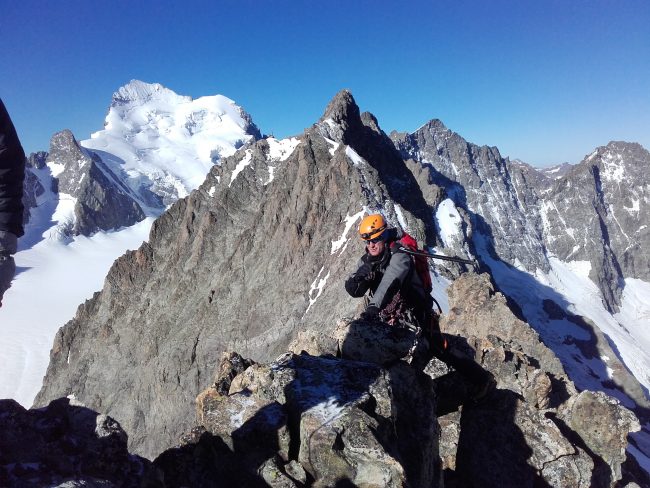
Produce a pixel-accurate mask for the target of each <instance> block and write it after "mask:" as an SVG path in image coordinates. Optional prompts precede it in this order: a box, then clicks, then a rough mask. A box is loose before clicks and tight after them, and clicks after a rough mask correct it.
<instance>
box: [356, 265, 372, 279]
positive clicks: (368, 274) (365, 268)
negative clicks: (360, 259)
mask: <svg viewBox="0 0 650 488" xmlns="http://www.w3.org/2000/svg"><path fill="white" fill-rule="evenodd" d="M357 276H359V277H361V276H363V278H364V280H365V281H367V282H370V281H372V280H374V279H375V272H374V271H373V269H372V265H371V264H370V263H366V262H364V263H363V264H362V265H361V267H360V268H359V271H357Z"/></svg>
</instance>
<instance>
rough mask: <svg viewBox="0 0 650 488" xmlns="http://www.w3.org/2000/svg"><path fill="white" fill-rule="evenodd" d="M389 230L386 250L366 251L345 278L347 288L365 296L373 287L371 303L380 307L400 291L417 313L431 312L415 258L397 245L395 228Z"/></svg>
mask: <svg viewBox="0 0 650 488" xmlns="http://www.w3.org/2000/svg"><path fill="white" fill-rule="evenodd" d="M390 231H392V233H391V235H390V237H389V239H388V240H387V242H386V246H385V248H384V252H383V253H382V254H381V255H380V256H376V257H373V256H371V255H370V254H368V252H367V251H366V253H365V254H364V255H363V256H362V257H361V259H360V260H359V263H358V269H357V270H356V271H355V272H354V273H352V274H351V275H350V277H349V278H348V279H347V280H346V282H345V289H346V290H347V292H348V293H349V294H350V295H351V296H353V297H362V296H363V295H365V294H366V292H368V291H370V302H369V303H368V306H376V307H377V308H378V309H379V310H383V309H384V308H385V307H386V306H387V305H388V304H389V303H391V301H392V300H393V298H394V297H395V295H396V294H397V292H399V293H400V295H401V297H402V298H403V299H404V300H405V302H406V305H407V307H408V308H411V309H412V310H414V311H415V312H416V315H417V316H422V315H423V314H425V313H427V314H428V313H429V311H430V310H431V306H432V304H433V301H432V299H431V296H430V295H429V294H428V293H426V291H425V290H424V286H423V284H422V281H421V280H420V277H419V276H418V274H417V272H416V270H415V264H414V262H413V258H412V257H411V256H410V255H409V254H407V253H405V252H402V251H400V250H399V246H396V245H394V244H395V242H396V241H397V240H398V239H399V237H401V236H399V235H398V234H397V232H396V231H395V229H390Z"/></svg>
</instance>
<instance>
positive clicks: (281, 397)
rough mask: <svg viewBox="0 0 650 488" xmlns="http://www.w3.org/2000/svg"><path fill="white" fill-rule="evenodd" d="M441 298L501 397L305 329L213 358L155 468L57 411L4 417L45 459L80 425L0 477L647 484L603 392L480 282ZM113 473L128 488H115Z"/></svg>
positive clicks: (107, 433)
mask: <svg viewBox="0 0 650 488" xmlns="http://www.w3.org/2000/svg"><path fill="white" fill-rule="evenodd" d="M449 294H450V296H449V300H450V312H449V313H448V314H446V315H444V316H443V317H442V326H443V328H444V329H445V330H448V331H449V333H450V335H449V340H450V341H452V343H453V347H457V348H459V349H463V350H465V351H466V354H468V355H471V356H472V357H474V358H475V359H476V360H477V361H478V362H480V363H481V364H482V366H483V367H484V368H486V369H488V370H489V371H491V372H492V373H493V375H494V376H495V378H496V379H497V386H498V388H497V389H496V390H495V391H494V392H493V393H492V394H491V395H490V396H489V397H487V398H486V399H485V400H484V401H482V402H481V403H478V404H476V403H472V402H471V401H468V400H467V396H466V391H467V385H466V384H465V381H464V380H463V379H462V377H460V376H459V375H458V373H455V372H453V371H450V370H449V369H448V368H447V366H446V365H445V364H444V363H441V362H440V361H438V360H436V359H434V360H432V361H431V363H430V364H429V365H428V366H427V368H426V369H425V372H426V374H422V373H420V372H418V371H417V370H415V369H414V368H413V367H411V366H409V365H408V364H407V362H406V361H405V359H404V358H405V356H406V357H408V354H407V353H408V351H409V350H410V349H411V345H412V343H413V339H414V336H413V333H412V332H410V331H407V330H398V329H394V328H392V327H389V326H384V325H381V324H369V323H364V322H359V321H351V320H349V319H348V320H343V321H341V322H339V323H338V324H337V325H336V326H329V327H323V328H321V329H320V330H314V329H305V330H302V331H301V332H300V333H299V334H298V335H297V336H296V337H295V339H294V341H292V343H291V344H290V345H289V346H288V352H286V353H285V354H283V355H281V356H280V357H278V358H277V359H276V360H274V361H272V362H270V363H256V362H254V361H250V360H245V359H243V358H242V357H241V356H240V355H238V354H236V353H226V354H224V355H223V356H222V357H221V360H220V366H219V368H218V371H217V374H216V376H215V378H214V382H213V384H212V386H210V387H209V388H207V389H206V390H205V391H203V392H201V393H200V394H199V395H198V397H197V398H196V418H195V426H194V427H193V428H192V429H188V431H187V432H186V433H185V434H184V435H182V436H181V438H180V444H179V445H178V446H177V447H174V448H171V449H168V450H166V451H165V452H163V453H161V454H160V455H159V456H157V457H156V459H155V460H154V461H153V463H151V462H149V461H147V460H143V459H141V458H137V457H134V456H130V455H128V453H127V452H126V441H125V434H124V432H123V431H122V430H121V428H120V427H119V425H117V424H116V423H115V422H114V421H113V420H112V419H110V418H107V417H104V416H97V414H93V413H92V412H91V411H90V410H88V409H86V408H84V407H79V406H75V405H74V404H72V403H71V402H70V401H69V400H68V399H62V400H57V401H55V402H53V403H52V404H50V405H49V406H48V407H47V408H46V409H42V410H40V411H38V412H37V411H30V412H29V413H27V412H24V410H21V407H17V406H16V405H13V404H2V405H0V422H2V423H3V427H4V430H3V431H4V432H10V433H12V434H11V435H7V436H5V437H4V439H5V440H4V441H3V442H5V443H7V442H8V440H11V441H13V440H14V437H13V432H14V431H15V429H16V425H19V426H22V427H20V429H19V430H20V431H21V432H25V431H27V432H30V433H31V435H32V438H33V444H32V445H39V446H40V445H46V446H48V447H49V448H50V449H51V448H52V447H53V445H54V444H53V443H54V442H66V441H65V440H66V439H69V436H70V435H71V433H70V430H71V429H78V428H79V426H83V425H86V423H88V422H85V421H84V422H85V423H84V422H74V423H71V421H70V420H67V421H64V420H62V419H66V418H67V419H70V418H72V417H74V418H81V417H83V418H90V419H91V420H92V422H90V423H88V428H87V433H86V437H85V438H84V439H81V440H77V441H76V442H75V446H77V447H76V449H75V450H72V451H69V452H67V451H65V450H64V452H61V451H57V455H56V456H50V457H49V458H48V459H45V460H44V459H43V456H44V454H38V455H36V454H32V455H31V457H29V455H27V454H25V453H21V452H22V451H19V452H16V451H14V450H13V449H12V450H10V449H3V450H1V452H5V453H6V454H4V455H2V456H0V476H4V478H2V479H4V480H11V481H16V480H26V479H32V480H33V479H37V480H42V479H44V478H43V477H44V476H46V474H47V476H49V477H50V478H49V479H54V480H55V481H56V482H61V480H64V479H67V480H68V481H72V480H75V481H86V482H87V481H88V480H89V479H90V480H91V481H93V482H95V483H99V482H103V483H104V484H101V485H98V486H127V485H128V486H151V487H158V486H159V487H176V486H187V485H190V486H197V487H212V486H214V487H219V486H242V485H246V486H272V487H287V488H288V487H305V486H315V487H325V486H361V487H371V486H387V487H389V486H395V487H398V486H413V487H438V486H440V487H442V486H445V487H454V486H504V487H510V486H512V487H526V486H530V487H532V486H558V487H559V486H562V487H606V486H627V487H630V488H632V487H637V486H645V485H646V484H647V483H648V482H650V479H649V478H648V476H647V473H644V472H643V471H642V470H641V469H640V468H639V466H638V465H637V464H636V462H635V461H634V458H632V457H630V456H629V455H628V456H626V452H625V449H626V445H627V436H628V433H629V432H632V431H635V430H638V428H639V424H638V421H637V419H636V418H635V417H634V415H633V414H632V413H631V412H630V411H628V410H627V409H625V408H624V407H622V406H621V405H620V403H619V402H617V401H616V400H614V399H613V398H610V397H607V396H606V395H604V394H602V393H594V392H589V391H583V392H578V391H577V390H576V388H575V386H574V385H573V383H572V382H571V381H570V380H569V378H568V377H567V376H566V373H565V372H564V370H563V368H562V365H561V363H560V361H559V360H558V359H557V357H555V355H554V354H553V353H552V351H550V350H549V349H548V348H547V347H546V346H544V345H543V344H542V343H541V342H540V340H539V336H538V335H537V334H536V333H535V332H534V331H533V330H532V329H531V328H530V327H529V326H528V325H527V324H526V323H524V322H522V321H521V320H519V319H518V318H517V317H515V316H514V315H513V314H512V312H511V311H510V309H509V307H508V306H507V303H506V300H505V298H504V297H503V296H502V295H501V294H500V293H498V292H495V291H494V290H493V288H492V285H491V283H490V280H489V277H488V276H487V275H475V274H464V275H462V276H461V277H460V278H459V279H457V280H456V281H455V282H454V283H453V285H452V286H451V287H450V290H449ZM420 345H422V343H420ZM400 358H401V359H400ZM18 410H21V411H20V412H18ZM9 412H15V413H9ZM93 415H94V416H93ZM152 415H155V414H152ZM25 416H31V417H32V418H34V419H36V418H38V417H39V416H40V417H41V418H47V419H49V420H48V421H47V422H43V421H41V422H40V423H38V425H40V426H41V427H36V424H34V423H32V424H31V425H25V424H24V420H22V419H24V418H25ZM79 416H81V417H79ZM145 420H146V419H145ZM53 425H55V426H57V427H56V429H57V430H56V434H53V432H54V431H52V428H53V427H52V426H53ZM43 426H44V427H43ZM84 428H85V427H84ZM39 429H40V430H39ZM43 429H50V430H49V431H48V432H50V433H49V434H47V435H43V437H42V438H41V439H40V440H39V439H38V438H37V436H36V434H35V431H39V432H40V431H42V430H43ZM23 435H24V434H23ZM57 439H58V440H57ZM67 442H69V440H68V441H67ZM5 445H6V444H5ZM91 445H92V446H97V447H93V448H90V446H91ZM81 446H86V448H85V449H81ZM3 447H4V446H3ZM37 451H38V453H41V452H43V451H40V450H37ZM82 452H83V453H84V454H81V453H82ZM8 453H11V454H10V455H8ZM80 455H85V456H86V457H87V459H88V461H87V462H86V463H80V464H76V466H82V467H83V468H76V471H75V470H74V469H72V468H69V467H68V466H72V464H71V463H70V461H71V459H73V458H74V456H80ZM39 456H40V457H39ZM35 459H39V461H38V462H35V461H34V460H35ZM55 460H56V462H55ZM27 463H29V465H30V466H29V467H27V466H26V464H27ZM44 463H49V464H44ZM104 463H107V464H104ZM45 466H47V467H48V469H49V471H45ZM84 466H85V467H84ZM108 467H110V471H108V470H107V469H106V468H108ZM80 469H83V470H80ZM66 470H68V471H66ZM44 473H46V474H44ZM125 473H130V476H131V478H130V483H131V484H121V483H124V481H123V478H121V477H122V476H124V475H125ZM59 475H60V476H59ZM64 475H67V477H66V476H64ZM39 476H40V477H41V478H39ZM57 476H58V478H57ZM29 477H31V478H29ZM25 486H29V485H25ZM61 486H64V485H63V484H62V485H61ZM65 486H78V485H65Z"/></svg>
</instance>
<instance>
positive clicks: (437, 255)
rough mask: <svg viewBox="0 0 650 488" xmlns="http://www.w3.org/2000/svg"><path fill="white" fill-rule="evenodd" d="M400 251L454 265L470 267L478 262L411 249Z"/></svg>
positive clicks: (402, 248) (403, 248)
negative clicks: (459, 264)
mask: <svg viewBox="0 0 650 488" xmlns="http://www.w3.org/2000/svg"><path fill="white" fill-rule="evenodd" d="M400 250H401V251H404V252H405V253H408V254H413V255H414V256H425V257H427V258H431V259H440V260H442V261H452V262H454V263H462V264H469V265H470V266H478V262H476V259H474V260H473V261H470V260H469V259H463V258H456V257H453V256H443V255H442V254H430V253H428V252H424V251H413V250H412V249H407V248H405V247H401V248H400Z"/></svg>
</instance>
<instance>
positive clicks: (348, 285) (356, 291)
mask: <svg viewBox="0 0 650 488" xmlns="http://www.w3.org/2000/svg"><path fill="white" fill-rule="evenodd" d="M374 279H375V272H374V271H373V270H372V265H371V264H370V263H367V262H365V261H364V263H363V264H362V265H361V267H360V268H359V269H358V270H357V271H356V272H355V273H354V274H353V275H352V276H350V277H349V278H348V279H347V281H346V282H345V289H346V290H347V292H348V293H349V294H350V296H353V297H357V298H358V297H362V296H363V295H365V294H366V292H367V291H368V289H369V288H370V285H371V284H372V281H373V280H374Z"/></svg>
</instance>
